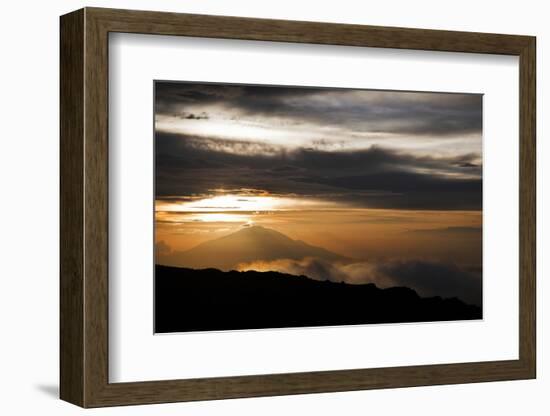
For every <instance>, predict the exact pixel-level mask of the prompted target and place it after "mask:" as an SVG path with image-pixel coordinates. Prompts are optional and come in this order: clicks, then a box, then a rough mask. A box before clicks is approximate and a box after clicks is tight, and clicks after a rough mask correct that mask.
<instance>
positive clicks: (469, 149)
mask: <svg viewBox="0 0 550 416" xmlns="http://www.w3.org/2000/svg"><path fill="white" fill-rule="evenodd" d="M482 98H483V97H482V95H480V94H463V93H441V92H411V91H386V90H364V89H347V88H346V89H342V88H319V87H294V86H271V85H245V84H218V83H197V82H172V81H155V83H154V100H155V108H154V117H155V131H154V147H155V156H154V157H155V277H154V279H155V282H154V305H155V306H154V318H155V319H154V321H155V333H173V332H189V331H213V330H216V331H220V330H246V329H264V328H292V327H319V326H340V325H361V324H384V323H405V322H434V321H457V320H473V319H482V317H483V316H482V306H483V305H482Z"/></svg>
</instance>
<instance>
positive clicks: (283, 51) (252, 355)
mask: <svg viewBox="0 0 550 416" xmlns="http://www.w3.org/2000/svg"><path fill="white" fill-rule="evenodd" d="M143 56H147V58H148V59H147V60H145V61H144V60H143ZM109 62H110V88H109V94H110V102H109V120H110V121H111V122H110V130H109V215H110V217H109V218H110V219H111V220H112V221H110V222H109V226H110V229H109V255H110V258H109V297H110V299H109V341H110V349H109V364H110V380H111V381H113V382H127V381H146V380H170V379H177V378H198V377H216V376H234V375H247V374H267V373H286V372H304V371H325V370H337V369H349V368H371V367H391V366H405V365H415V364H416V365H420V364H442V363H455V362H474V361H488V360H513V359H517V358H518V338H517V336H518V315H519V314H518V264H519V260H518V258H519V249H518V244H519V236H518V222H519V213H518V199H519V198H518V195H519V191H518V188H519V179H518V178H519V153H518V146H519V144H518V143H519V142H518V117H519V115H518V111H517V109H518V102H519V94H518V79H519V70H518V58H517V57H509V56H496V55H476V54H456V53H454V54H453V53H442V52H427V51H402V50H390V49H376V48H362V49H358V48H352V47H347V48H346V47H341V46H337V47H333V46H326V45H308V46H304V45H292V44H288V43H287V44H284V43H266V42H250V41H248V42H247V41H235V40H220V39H190V38H187V39H182V38H178V37H166V36H150V35H149V36H147V35H129V34H114V35H112V37H111V40H110V61H109ZM220 62H223V69H220V65H219V63H220ZM319 68H322V70H319ZM153 79H169V80H187V81H190V80H194V81H197V80H208V81H224V82H235V83H238V82H241V83H246V82H249V83H259V84H270V83H271V84H276V85H316V86H331V87H355V88H358V87H360V88H379V89H396V90H404V91H407V90H409V91H411V90H415V91H452V92H468V93H482V94H484V96H483V107H484V108H483V189H484V195H483V237H484V238H483V290H484V299H483V321H463V322H442V323H436V322H432V323H421V324H406V325H404V324H401V325H399V324H397V325H357V326H347V327H324V328H307V329H298V328H294V329H271V330H257V331H220V332H210V333H187V334H165V335H156V336H152V328H153V314H152V310H153V297H152V285H153V269H154V265H153V246H154V244H153V221H152V211H153V200H154V192H153V178H154V172H153V137H152V136H153V134H152V132H153V118H152V117H151V110H152V108H153V90H152V88H151V87H152V80H153ZM512 190H513V191H512ZM136 224H139V227H138V228H137V229H136ZM404 343H406V345H407V347H406V348H403V344H404ZM221 345H223V347H221V348H220V346H221ZM183 351H185V354H182V352H183ZM344 352H345V353H344ZM191 357H192V358H191Z"/></svg>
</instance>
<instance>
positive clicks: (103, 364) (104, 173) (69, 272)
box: [61, 8, 536, 407]
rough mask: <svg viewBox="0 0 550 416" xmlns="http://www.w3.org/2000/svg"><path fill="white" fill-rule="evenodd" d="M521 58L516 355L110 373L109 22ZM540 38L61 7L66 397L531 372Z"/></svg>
mask: <svg viewBox="0 0 550 416" xmlns="http://www.w3.org/2000/svg"><path fill="white" fill-rule="evenodd" d="M109 32H128V33H144V34H158V35H176V36H199V37H211V38H226V39H248V40H258V41H280V42H300V43H317V44H332V45H347V46H370V47H385V48H400V49H421V50H434V51H451V52H470V53H490V54H507V55H517V56H519V57H520V109H519V111H520V270H519V275H520V277H519V285H520V291H519V293H520V320H519V323H520V328H519V331H520V344H519V354H520V356H519V359H518V360H511V361H493V362H479V363H462V364H445V365H428V366H408V367H393V368H375V369H357V370H339V371H325V372H311V373H292V374H267V375H254V376H240V377H222V378H207V379H190V380H169V381H148V382H139V383H109V381H108V361H109V354H108V307H109V301H108V294H109V293H108V282H109V280H108V220H109V219H108V33H109ZM535 49H536V48H535V39H534V38H533V37H528V36H515V35H514V36H511V35H499V34H485V33H466V32H449V31H434V30H420V29H403V28H386V27H376V26H360V25H342V24H325V23H314V22H293V21H280V20H264V19H249V18H238V17H224V16H203V15H187V14H176V13H159V12H144V11H129V10H113V9H97V8H86V9H83V10H80V11H76V12H73V13H71V14H69V15H66V16H63V17H62V18H61V397H62V398H63V399H64V400H67V401H69V402H71V403H75V404H77V405H80V406H82V407H100V406H115V405H129V404H145V403H162V402H176V401H190V400H209V399H224V398H236V397H255V396H268V395H283V394H303V393H319V392H331V391H348V390H362V389H374V388H396V387H409V386H421V385H435V384H452V383H469V382H484V381H499V380H516V379H527V378H534V377H535V374H536V370H535V369H536V360H535V356H536V348H535V344H536V336H535V198H536V196H535V104H536V100H535Z"/></svg>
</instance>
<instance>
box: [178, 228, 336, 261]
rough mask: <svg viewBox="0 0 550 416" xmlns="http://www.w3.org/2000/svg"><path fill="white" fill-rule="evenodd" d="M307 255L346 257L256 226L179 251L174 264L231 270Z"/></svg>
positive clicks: (328, 258)
mask: <svg viewBox="0 0 550 416" xmlns="http://www.w3.org/2000/svg"><path fill="white" fill-rule="evenodd" d="M305 257H315V258H320V259H323V260H327V261H335V260H345V259H346V258H345V257H344V256H340V255H339V254H336V253H333V252H331V251H329V250H326V249H324V248H322V247H316V246H312V245H310V244H307V243H305V242H303V241H300V240H293V239H291V238H290V237H287V236H286V235H284V234H282V233H280V232H278V231H275V230H272V229H270V228H265V227H261V226H253V227H246V228H243V229H241V230H239V231H237V232H235V233H232V234H229V235H226V236H224V237H221V238H217V239H215V240H210V241H206V242H204V243H202V244H199V245H198V246H196V247H194V248H192V249H190V250H188V251H184V252H180V253H177V254H176V255H175V256H174V259H173V263H170V265H171V266H185V267H191V268H194V269H204V268H207V267H213V268H216V269H220V270H224V271H229V270H232V269H234V268H236V267H237V265H239V264H241V263H249V262H253V261H257V260H263V261H269V260H276V259H293V260H299V259H303V258H305Z"/></svg>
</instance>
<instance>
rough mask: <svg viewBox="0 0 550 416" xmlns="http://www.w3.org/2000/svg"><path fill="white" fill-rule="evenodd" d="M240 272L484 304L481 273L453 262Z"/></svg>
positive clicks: (295, 264) (319, 264)
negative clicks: (401, 289) (396, 289)
mask: <svg viewBox="0 0 550 416" xmlns="http://www.w3.org/2000/svg"><path fill="white" fill-rule="evenodd" d="M238 270H241V271H245V270H257V271H269V270H271V271H277V272H280V273H288V274H292V275H298V276H299V275H304V276H307V277H309V278H312V279H316V280H330V281H333V282H346V283H351V284H361V283H374V284H376V285H377V286H378V287H380V288H387V287H394V286H405V287H409V288H411V289H414V290H415V291H416V292H417V293H418V294H419V295H420V296H423V297H432V296H441V297H443V298H450V297H458V298H459V299H461V300H463V301H464V302H467V303H471V304H475V305H478V306H479V305H481V303H482V280H481V271H476V270H467V269H464V268H460V267H458V266H456V265H454V264H449V263H441V262H429V261H423V260H388V261H381V262H356V263H341V262H329V261H325V260H321V259H317V258H311V257H309V258H305V259H302V260H289V259H281V260H275V261H268V262H265V261H260V262H253V263H247V264H240V265H239V266H238Z"/></svg>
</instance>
